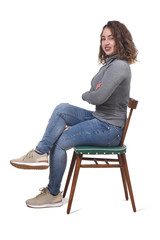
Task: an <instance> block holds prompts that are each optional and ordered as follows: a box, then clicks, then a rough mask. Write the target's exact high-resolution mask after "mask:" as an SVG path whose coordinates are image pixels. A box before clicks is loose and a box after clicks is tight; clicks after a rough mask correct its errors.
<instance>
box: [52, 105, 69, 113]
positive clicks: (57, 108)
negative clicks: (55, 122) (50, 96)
mask: <svg viewBox="0 0 160 240" xmlns="http://www.w3.org/2000/svg"><path fill="white" fill-rule="evenodd" d="M68 106H69V103H60V104H58V105H57V106H56V108H55V111H56V112H57V113H61V112H63V111H64V110H65V109H66V108H67V107H68Z"/></svg>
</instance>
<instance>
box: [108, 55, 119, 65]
mask: <svg viewBox="0 0 160 240" xmlns="http://www.w3.org/2000/svg"><path fill="white" fill-rule="evenodd" d="M116 58H117V54H115V55H113V56H111V57H108V58H107V59H106V63H107V64H109V63H111V62H112V61H113V60H114V59H116Z"/></svg>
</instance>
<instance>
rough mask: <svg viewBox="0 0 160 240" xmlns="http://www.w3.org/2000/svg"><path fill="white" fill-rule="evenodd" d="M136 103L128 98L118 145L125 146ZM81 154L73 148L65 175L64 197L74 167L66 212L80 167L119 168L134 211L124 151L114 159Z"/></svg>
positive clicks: (126, 196) (126, 195)
mask: <svg viewBox="0 0 160 240" xmlns="http://www.w3.org/2000/svg"><path fill="white" fill-rule="evenodd" d="M137 104H138V101H136V100H134V99H132V98H130V100H129V104H128V108H130V111H129V115H128V119H127V122H126V125H125V128H124V131H123V135H122V140H121V143H120V147H122V146H125V145H123V144H124V140H125V137H126V133H127V130H128V126H129V123H130V120H131V116H132V113H133V110H134V109H136V107H137ZM112 149H114V148H112ZM113 154H114V153H113ZM83 155H86V154H83V153H76V151H75V150H74V153H73V156H72V161H71V164H70V168H69V172H68V177H67V180H66V184H65V188H64V192H63V197H65V196H66V193H67V189H68V186H69V183H70V179H71V176H72V173H73V170H74V168H75V170H74V176H73V180H72V186H71V191H70V196H69V201H68V207H67V214H69V213H70V209H71V205H72V201H73V196H74V192H75V188H76V183H77V179H78V175H79V170H80V168H120V171H121V176H122V182H123V187H124V193H125V198H126V200H128V199H129V198H128V192H129V195H130V199H131V204H132V208H133V211H134V212H136V205H135V201H134V195H133V190H132V185H131V180H130V176H129V171H128V166H127V159H126V154H125V152H124V153H118V154H116V155H117V158H116V159H113V158H112V159H110V158H90V157H89V158H88V157H84V156H83ZM101 155H102V154H101ZM82 160H87V161H92V162H94V163H93V164H82ZM98 162H101V163H102V162H104V164H98Z"/></svg>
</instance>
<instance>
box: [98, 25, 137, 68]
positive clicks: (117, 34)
mask: <svg viewBox="0 0 160 240" xmlns="http://www.w3.org/2000/svg"><path fill="white" fill-rule="evenodd" d="M105 28H109V29H110V30H111V32H112V35H113V37H114V39H115V43H116V54H117V56H118V58H119V59H123V60H126V61H127V62H128V63H129V64H132V63H135V62H136V61H137V54H138V51H137V49H136V47H135V44H134V42H133V39H132V36H131V33H130V32H129V30H128V29H127V27H126V26H125V25H124V24H123V23H120V22H118V21H109V22H108V23H107V24H106V25H105V26H104V27H103V30H104V29H105ZM103 30H102V32H101V35H100V37H101V40H100V48H99V62H100V63H102V64H105V63H106V59H107V57H108V56H107V55H106V53H105V52H104V51H103V49H102V46H101V43H102V33H103Z"/></svg>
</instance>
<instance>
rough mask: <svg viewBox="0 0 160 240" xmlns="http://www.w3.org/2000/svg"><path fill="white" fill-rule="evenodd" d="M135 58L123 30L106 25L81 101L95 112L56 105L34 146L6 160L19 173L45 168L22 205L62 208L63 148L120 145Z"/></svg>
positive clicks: (116, 24)
mask: <svg viewBox="0 0 160 240" xmlns="http://www.w3.org/2000/svg"><path fill="white" fill-rule="evenodd" d="M136 58H137V50H136V47H135V45H134V42H133V40H132V36H131V34H130V32H129V31H128V29H127V28H126V26H125V25H124V24H122V23H120V22H118V21H109V22H108V23H107V24H106V25H105V26H104V27H103V30H102V33H101V35H100V49H99V61H100V63H101V64H103V66H102V67H101V68H100V70H99V72H98V73H97V74H96V75H95V77H94V78H93V79H92V81H91V88H90V90H89V91H87V92H85V93H84V94H83V95H82V99H83V100H84V101H87V102H88V103H90V104H93V105H95V106H96V108H95V111H94V112H93V111H88V110H86V109H82V108H79V107H76V106H73V105H70V104H68V103H62V104H60V105H58V106H57V107H56V108H55V109H54V111H53V114H52V115H51V118H50V121H49V123H48V125H47V128H46V131H45V133H44V136H43V138H42V140H41V141H40V142H39V143H38V145H37V147H36V148H35V149H34V150H31V151H30V152H29V153H27V154H26V155H25V156H23V157H21V158H18V159H14V160H11V161H10V163H11V164H12V165H13V166H15V167H17V168H22V169H45V168H48V166H49V165H50V176H49V183H48V186H47V187H46V188H43V189H41V193H40V194H39V195H38V196H36V197H35V198H32V199H29V200H27V201H26V204H27V206H29V207H35V208H36V207H41V208H43V207H55V206H61V205H62V194H61V192H60V186H61V181H62V177H63V174H64V171H65V168H66V162H67V154H66V151H67V150H68V149H71V148H73V147H74V146H78V145H89V146H104V147H107V146H112V147H113V146H118V145H119V144H120V142H121V137H122V134H123V128H124V125H125V122H126V111H127V106H128V102H129V93H130V81H131V70H130V66H129V65H130V64H132V63H134V62H136ZM66 126H67V128H66ZM48 157H49V161H48Z"/></svg>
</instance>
